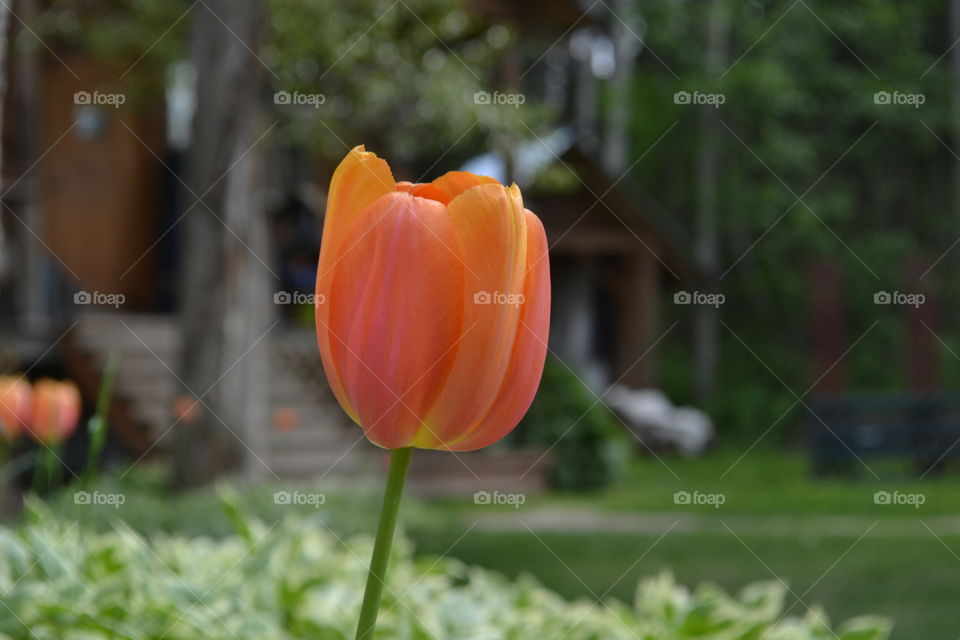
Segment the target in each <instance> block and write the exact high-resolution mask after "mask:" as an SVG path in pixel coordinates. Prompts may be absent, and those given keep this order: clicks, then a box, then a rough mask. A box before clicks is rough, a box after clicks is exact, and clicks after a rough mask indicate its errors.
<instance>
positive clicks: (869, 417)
mask: <svg viewBox="0 0 960 640" xmlns="http://www.w3.org/2000/svg"><path fill="white" fill-rule="evenodd" d="M808 406H809V407H810V409H811V411H812V412H813V413H814V414H816V417H814V416H813V415H810V416H809V419H808V420H807V424H808V428H809V441H810V446H811V455H812V457H813V465H814V470H815V471H816V473H817V474H827V473H846V472H850V471H852V470H855V467H857V466H859V462H858V461H857V457H859V458H861V459H863V460H864V461H866V460H867V459H868V458H877V457H909V458H912V459H913V460H914V461H915V463H916V466H917V468H918V469H919V473H921V474H926V473H928V472H929V473H934V472H937V471H942V470H943V468H944V465H945V464H946V463H947V462H948V461H949V460H950V459H951V458H954V457H956V456H960V444H957V442H958V440H960V396H957V395H947V394H943V395H940V394H881V393H862V394H845V395H842V396H822V397H818V398H814V399H812V400H811V401H810V402H808ZM817 418H819V420H818V419H817ZM828 427H829V428H828ZM955 444H956V446H954V445H955ZM868 464H869V462H868Z"/></svg>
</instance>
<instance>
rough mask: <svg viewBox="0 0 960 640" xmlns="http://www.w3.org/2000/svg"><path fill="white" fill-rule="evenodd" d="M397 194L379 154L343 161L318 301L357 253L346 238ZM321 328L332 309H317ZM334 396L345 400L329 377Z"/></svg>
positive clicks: (330, 203) (322, 341)
mask: <svg viewBox="0 0 960 640" xmlns="http://www.w3.org/2000/svg"><path fill="white" fill-rule="evenodd" d="M394 191H396V183H395V182H394V179H393V174H392V173H391V172H390V167H389V166H388V165H387V163H386V162H384V161H383V160H382V159H380V158H378V157H377V155H376V154H375V153H371V152H369V151H365V150H364V148H363V146H359V147H354V148H353V149H352V150H351V151H350V153H348V154H347V157H345V158H344V159H343V161H342V162H341V163H340V165H339V166H338V167H337V169H336V171H334V173H333V178H332V179H331V181H330V192H329V193H328V195H327V211H326V215H325V216H324V220H323V242H322V244H321V245H320V260H319V264H318V266H317V286H316V297H317V300H318V301H322V300H325V299H327V298H328V297H329V293H330V292H329V284H330V274H331V271H332V270H333V268H334V267H335V266H336V264H337V261H338V260H340V259H341V257H342V256H343V255H345V254H347V253H349V252H351V251H352V250H353V247H352V246H351V245H352V243H354V242H355V241H356V238H349V237H346V230H347V229H349V228H350V227H351V226H352V225H353V224H354V223H355V222H356V220H357V218H358V217H359V216H360V214H361V213H362V212H363V210H364V209H366V208H367V207H368V206H369V205H370V204H372V203H373V201H374V200H376V199H377V198H379V197H380V196H383V195H386V194H388V193H393V192H394ZM315 313H316V319H317V326H320V325H321V324H327V323H328V322H329V319H328V316H327V314H328V307H327V306H326V305H324V304H318V305H315ZM317 340H318V342H319V345H320V350H321V352H323V351H325V350H326V351H329V349H330V345H329V344H328V343H327V340H328V337H327V335H326V333H325V332H320V331H318V332H317ZM327 380H328V381H329V383H330V386H331V388H332V389H333V393H334V395H336V396H337V398H339V399H341V404H343V398H345V396H344V393H343V389H342V388H339V387H338V385H339V378H338V377H337V376H330V375H328V376H327ZM343 408H344V410H345V411H346V412H347V413H348V414H349V415H350V417H351V418H353V419H354V420H356V419H357V417H356V414H355V412H354V410H353V409H352V408H351V407H350V406H349V405H344V406H343Z"/></svg>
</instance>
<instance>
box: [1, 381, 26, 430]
mask: <svg viewBox="0 0 960 640" xmlns="http://www.w3.org/2000/svg"><path fill="white" fill-rule="evenodd" d="M30 391H31V390H30V383H29V382H27V381H26V380H24V379H23V378H22V377H14V376H4V377H0V432H2V433H4V434H6V436H7V437H8V438H9V439H11V440H12V439H14V438H16V437H17V436H18V435H20V434H21V433H22V432H23V431H24V429H25V428H26V426H27V420H29V419H30V410H31V407H30Z"/></svg>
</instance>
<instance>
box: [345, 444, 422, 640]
mask: <svg viewBox="0 0 960 640" xmlns="http://www.w3.org/2000/svg"><path fill="white" fill-rule="evenodd" d="M412 455H413V447H405V448H403V449H393V450H392V451H391V452H390V471H389V473H388V474H387V488H386V489H385V490H384V492H383V505H382V506H381V507H380V522H379V524H378V525H377V539H376V542H375V543H374V546H373V557H372V558H371V559H370V573H369V574H367V588H366V590H364V592H363V606H362V607H361V608H360V622H359V624H357V640H373V631H374V629H375V628H376V626H377V612H378V611H379V609H380V596H381V595H382V594H383V587H384V584H385V581H386V577H387V564H388V562H389V560H390V547H391V546H392V545H393V532H394V530H395V529H396V527H397V512H398V511H399V510H400V500H401V498H402V497H403V483H404V480H405V479H406V477H407V469H408V468H410V458H411V456H412Z"/></svg>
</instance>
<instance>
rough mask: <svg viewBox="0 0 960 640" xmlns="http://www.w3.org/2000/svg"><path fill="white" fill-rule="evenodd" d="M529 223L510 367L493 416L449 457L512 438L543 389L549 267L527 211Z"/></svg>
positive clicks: (539, 228)
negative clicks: (525, 260)
mask: <svg viewBox="0 0 960 640" xmlns="http://www.w3.org/2000/svg"><path fill="white" fill-rule="evenodd" d="M526 222H527V264H526V283H525V285H524V289H523V295H524V301H523V306H522V307H521V310H520V327H519V329H518V330H517V338H516V341H515V342H514V345H513V355H512V356H511V358H510V367H509V369H508V370H507V375H506V377H505V378H504V380H503V384H502V385H501V387H500V392H499V393H498V394H497V398H496V400H494V402H493V406H492V407H491V409H490V413H489V414H487V416H486V418H484V420H483V422H482V423H481V424H480V425H479V426H477V428H476V429H475V430H474V431H473V433H471V434H469V435H467V436H465V437H463V438H462V439H461V440H459V441H457V442H455V443H453V444H451V445H449V446H448V447H447V449H449V450H451V451H471V450H473V449H481V448H483V447H486V446H489V445H491V444H493V443H494V442H496V441H498V440H500V439H501V438H503V437H504V436H505V435H507V434H508V433H510V431H512V430H513V428H514V427H515V426H517V423H518V422H520V419H521V418H522V417H523V416H524V414H525V413H526V412H527V409H529V408H530V403H531V402H533V397H534V396H535V395H536V393H537V387H538V386H539V385H540V376H541V375H542V374H543V363H544V360H545V359H546V356H547V338H548V334H549V331H550V264H549V262H548V257H547V237H546V234H545V233H544V231H543V225H542V224H541V223H540V219H539V218H537V216H535V215H534V214H533V213H532V212H531V211H529V210H528V211H527V212H526Z"/></svg>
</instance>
